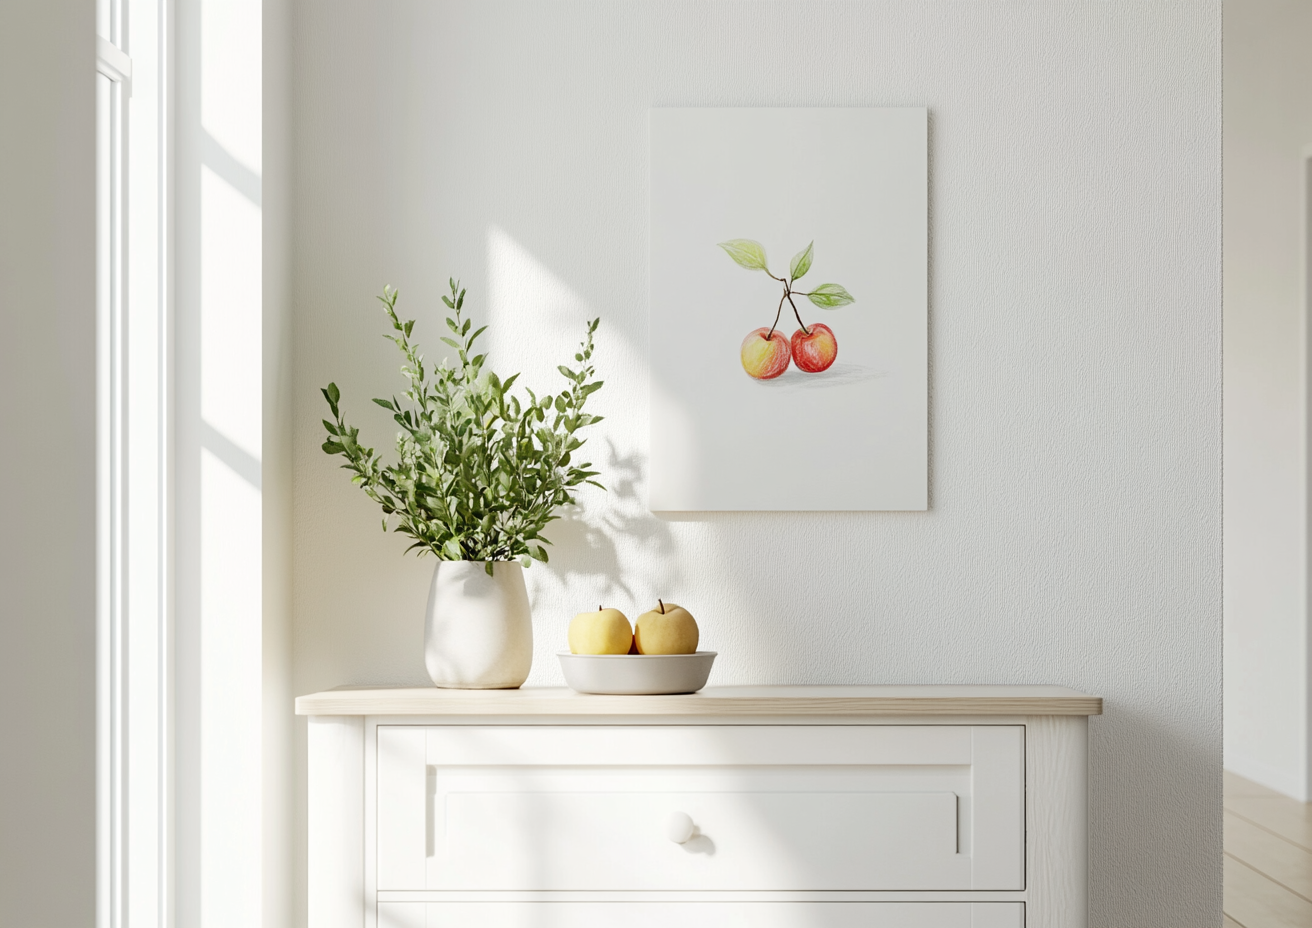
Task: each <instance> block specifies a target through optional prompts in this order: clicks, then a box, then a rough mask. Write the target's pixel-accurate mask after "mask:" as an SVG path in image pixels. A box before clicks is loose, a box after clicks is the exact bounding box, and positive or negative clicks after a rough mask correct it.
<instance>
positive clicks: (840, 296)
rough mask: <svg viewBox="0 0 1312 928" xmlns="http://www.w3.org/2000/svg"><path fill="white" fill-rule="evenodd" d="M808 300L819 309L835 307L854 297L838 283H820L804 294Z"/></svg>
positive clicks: (846, 302)
mask: <svg viewBox="0 0 1312 928" xmlns="http://www.w3.org/2000/svg"><path fill="white" fill-rule="evenodd" d="M804 295H805V296H806V298H807V299H808V300H810V301H811V302H812V303H814V304H815V305H816V306H819V307H820V308H821V309H837V308H838V307H840V306H846V305H847V304H849V303H855V302H856V299H855V298H854V297H853V296H852V294H850V293H848V292H847V291H846V290H844V289H843V288H842V287H841V286H839V285H838V284H821V285H820V286H818V287H816V288H815V289H814V290H812V291H811V292H810V293H807V294H804Z"/></svg>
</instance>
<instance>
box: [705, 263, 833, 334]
mask: <svg viewBox="0 0 1312 928" xmlns="http://www.w3.org/2000/svg"><path fill="white" fill-rule="evenodd" d="M720 247H721V248H723V249H724V250H725V252H726V253H727V254H728V255H729V257H730V258H733V259H734V261H736V262H737V263H738V264H739V265H740V266H742V267H745V268H747V269H748V270H749V271H765V273H766V274H767V275H769V276H770V277H772V278H773V279H775V280H777V281H779V282H780V283H781V284H783V286H784V292H783V296H781V297H779V308H778V309H777V310H775V314H774V325H771V326H770V331H769V333H768V334H767V335H766V336H765V338H766V341H769V340H770V337H771V336H773V335H774V330H775V328H776V327H777V326H778V325H779V315H780V313H782V312H783V310H784V301H785V300H786V301H787V302H788V305H789V306H791V307H792V308H793V315H794V316H795V317H797V324H798V325H800V326H801V327H802V331H803V332H805V333H806V334H807V335H810V334H811V330H810V329H808V328H807V327H806V323H804V322H803V321H802V315H801V313H799V312H798V311H797V304H796V303H794V302H793V297H794V296H804V297H806V298H807V299H809V300H810V301H811V302H812V303H813V304H814V305H816V306H818V307H820V308H821V309H837V308H838V307H840V306H846V305H848V304H849V303H855V302H856V299H855V298H854V297H853V296H852V294H850V293H848V292H847V290H845V289H844V288H843V287H842V286H841V285H839V284H820V285H819V286H818V287H816V288H815V289H814V290H812V291H811V292H809V293H803V292H802V291H800V290H794V289H793V284H794V283H796V282H797V281H798V280H799V279H801V278H802V277H803V276H804V275H805V274H806V272H807V271H809V270H811V262H812V261H813V260H814V258H815V242H811V244H809V245H807V246H806V247H805V248H803V249H802V250H801V251H799V252H798V253H797V254H795V255H793V260H792V261H790V262H789V263H788V276H787V277H786V278H785V277H775V275H774V274H771V273H770V268H769V266H768V264H767V263H766V259H765V246H764V245H762V244H761V243H760V242H754V241H752V240H751V239H749V238H735V239H733V240H731V241H728V242H720Z"/></svg>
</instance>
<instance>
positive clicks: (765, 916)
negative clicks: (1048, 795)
mask: <svg viewBox="0 0 1312 928" xmlns="http://www.w3.org/2000/svg"><path fill="white" fill-rule="evenodd" d="M672 925H677V926H679V928H1024V926H1025V906H1024V904H1023V903H1020V902H436V903H423V902H385V903H383V904H381V905H379V906H378V928H619V926H623V928H670V926H672Z"/></svg>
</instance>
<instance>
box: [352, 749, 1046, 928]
mask: <svg viewBox="0 0 1312 928" xmlns="http://www.w3.org/2000/svg"><path fill="white" fill-rule="evenodd" d="M377 731H378V741H377V796H378V800H377V813H376V826H377V841H376V848H377V870H376V874H377V884H376V887H377V889H379V890H415V889H427V890H540V891H553V890H571V891H594V890H621V891H623V890H645V891H651V890H814V891H826V890H970V889H974V890H979V889H1008V890H1020V889H1023V888H1024V828H1025V823H1024V728H1023V727H1022V726H1008V725H997V726H988V725H981V726H898V725H880V726H869V725H867V726H807V727H787V726H781V727H772V726H690V727H678V726H641V727H632V728H629V727H621V726H613V727H612V726H606V727H582V726H578V727H569V726H561V727H548V726H531V727H513V726H504V727H499V726H489V727H479V728H475V727H456V726H452V727H441V726H393V725H383V726H379V727H378V730H377ZM676 813H684V814H686V815H687V816H689V817H691V819H692V821H693V822H694V823H695V825H696V832H695V833H694V834H693V836H692V837H691V838H690V839H689V840H688V841H686V842H685V843H682V844H678V843H675V842H674V841H672V840H670V838H669V837H668V836H667V834H666V831H667V823H668V821H669V819H670V817H671V816H672V815H674V814H676ZM395 904H396V905H402V904H403V903H395ZM404 904H405V905H410V904H411V903H404ZM470 904H471V905H482V904H483V903H477V904H475V903H470ZM689 904H690V903H677V904H676V903H661V904H660V905H689ZM908 904H909V905H910V903H908ZM430 905H436V903H434V904H430ZM442 905H455V903H450V904H447V903H443V904H442ZM461 905H464V903H461ZM707 905H720V904H719V903H715V904H711V903H707ZM735 905H736V904H735ZM799 905H802V904H801V903H799ZM805 905H810V904H805ZM816 905H821V904H818V903H817V904H816ZM823 905H837V903H833V904H829V903H826V904H823ZM869 905H875V904H874V903H870V904H869ZM878 905H892V903H879V904H878ZM898 905H901V903H898ZM914 905H931V904H930V903H915V904H914ZM932 905H939V904H938V903H933V904H932ZM945 905H946V904H945ZM950 905H958V906H962V905H964V906H966V910H965V911H968V910H969V907H970V906H971V905H972V904H971V903H951V904H950ZM452 911H454V910H452ZM488 911H491V910H488ZM506 911H508V912H509V911H514V910H509V909H508V910H506ZM587 911H589V912H590V911H594V910H590V909H589V910H587ZM679 911H685V910H682V909H680V910H679ZM686 911H689V912H691V911H693V910H691V909H688V910H686ZM723 911H729V910H723ZM786 911H794V912H800V911H802V910H800V909H799V910H786ZM817 911H822V912H831V913H839V912H840V910H838V909H827V908H822V909H818V910H817ZM880 911H884V910H880ZM915 911H918V912H919V911H922V910H915ZM923 911H929V910H923ZM944 911H945V912H948V913H949V916H945V917H950V916H951V913H952V912H953V911H955V910H951V909H945V910H944ZM507 917H510V916H507ZM797 917H798V918H810V916H797ZM834 917H840V916H839V915H834ZM451 924H452V925H462V924H464V922H461V921H458V920H457V921H453V922H451ZM489 924H500V923H499V922H490V923H489ZM507 924H515V923H514V922H508V923H507ZM694 924H696V923H694ZM767 924H773V923H767ZM780 924H793V922H781V923H780ZM805 924H808V925H809V924H815V925H820V926H826V928H827V926H828V925H829V924H831V923H830V922H823V921H822V922H815V921H814V920H812V921H805ZM832 924H833V925H836V926H837V925H847V924H849V923H848V922H844V921H836V922H832ZM852 924H856V922H852ZM861 924H882V923H880V922H862V923H861ZM899 924H903V923H899ZM908 924H910V923H908ZM925 924H927V925H939V924H956V922H950V921H949V922H941V921H934V922H926V923H925ZM962 924H966V925H969V924H970V922H969V918H967V921H966V922H963V923H962Z"/></svg>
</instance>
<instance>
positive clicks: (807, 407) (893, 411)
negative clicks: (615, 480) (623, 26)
mask: <svg viewBox="0 0 1312 928" xmlns="http://www.w3.org/2000/svg"><path fill="white" fill-rule="evenodd" d="M927 120H928V114H927V111H926V110H925V109H919V108H896V109H894V108H886V109H859V108H857V109H786V108H779V109H655V110H652V112H651V288H650V293H651V306H650V339H651V342H650V343H651V393H652V408H651V452H650V454H651V457H650V460H651V482H650V490H649V493H650V497H649V504H650V507H651V509H652V510H653V511H656V512H689V511H693V512H695V511H716V510H917V509H925V508H927V505H928V473H927V471H928V408H927V406H928V392H927V380H928V343H927V315H928V281H927V277H928V199H927V198H928V191H927V187H928V176H927V172H928V167H927V163H928V152H927V144H928V142H927V128H928V124H927Z"/></svg>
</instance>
